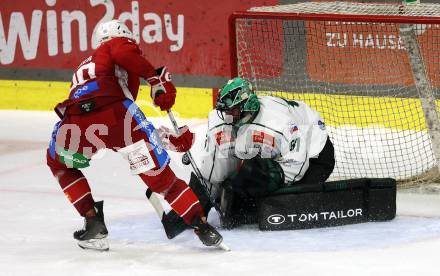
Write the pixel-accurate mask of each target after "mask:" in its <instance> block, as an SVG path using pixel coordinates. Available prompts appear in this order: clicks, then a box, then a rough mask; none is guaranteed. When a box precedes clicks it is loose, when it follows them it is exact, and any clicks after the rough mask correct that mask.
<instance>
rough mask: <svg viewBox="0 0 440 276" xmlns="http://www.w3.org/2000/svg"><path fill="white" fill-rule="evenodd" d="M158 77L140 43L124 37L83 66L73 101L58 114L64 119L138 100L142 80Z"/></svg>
mask: <svg viewBox="0 0 440 276" xmlns="http://www.w3.org/2000/svg"><path fill="white" fill-rule="evenodd" d="M155 75H156V71H155V69H154V67H153V66H152V65H151V64H150V62H148V61H147V60H146V59H145V58H144V57H143V56H142V52H141V50H140V48H139V46H138V45H137V44H136V42H134V41H133V40H130V39H128V38H123V37H119V38H113V39H111V40H109V41H107V42H105V43H103V44H101V45H100V46H99V47H98V48H97V49H96V50H95V52H94V53H93V54H92V55H91V56H89V57H87V58H86V59H85V60H83V61H82V62H81V63H80V65H79V66H78V68H77V69H76V71H75V73H74V74H73V77H72V83H71V85H70V94H69V98H68V99H67V100H65V101H64V102H62V103H59V104H58V105H57V106H56V107H55V111H56V112H57V114H58V115H59V116H60V117H62V116H64V114H66V113H67V114H80V113H82V112H84V111H90V110H87V109H91V108H93V109H95V108H98V107H102V106H105V105H107V104H110V103H113V102H115V101H119V100H125V99H131V100H133V101H134V100H136V98H137V94H138V90H139V84H140V81H139V78H140V77H142V78H145V79H147V78H150V77H152V76H155ZM82 103H85V104H82ZM81 104H82V105H81ZM83 108H85V109H86V110H84V109H83Z"/></svg>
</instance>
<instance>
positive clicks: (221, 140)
mask: <svg viewBox="0 0 440 276" xmlns="http://www.w3.org/2000/svg"><path fill="white" fill-rule="evenodd" d="M233 140H234V139H233V138H232V135H231V133H230V132H226V131H219V132H217V133H215V142H216V143H217V145H219V146H220V145H222V144H226V143H230V142H232V141H233Z"/></svg>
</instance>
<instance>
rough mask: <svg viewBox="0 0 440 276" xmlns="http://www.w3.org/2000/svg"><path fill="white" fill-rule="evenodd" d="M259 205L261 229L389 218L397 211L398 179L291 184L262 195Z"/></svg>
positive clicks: (309, 226)
mask: <svg viewBox="0 0 440 276" xmlns="http://www.w3.org/2000/svg"><path fill="white" fill-rule="evenodd" d="M257 208H258V209H257V219H258V224H259V228H260V229H261V230H289V229H308V228H319V227H327V226H338V225H346V224H354V223H362V222H369V221H387V220H391V219H393V218H394V217H395V215H396V181H395V180H394V179H391V178H362V179H350V180H342V181H334V182H325V183H319V184H304V185H296V186H290V187H287V188H283V189H280V190H277V191H276V192H275V193H273V194H272V195H271V196H268V197H264V198H260V199H259V200H257Z"/></svg>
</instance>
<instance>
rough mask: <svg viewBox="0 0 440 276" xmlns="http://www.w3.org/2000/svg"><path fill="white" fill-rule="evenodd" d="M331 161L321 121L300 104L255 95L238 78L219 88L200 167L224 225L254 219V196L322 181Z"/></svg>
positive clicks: (330, 146)
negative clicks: (210, 185) (209, 186)
mask: <svg viewBox="0 0 440 276" xmlns="http://www.w3.org/2000/svg"><path fill="white" fill-rule="evenodd" d="M334 164H335V158H334V149H333V144H332V143H331V141H330V139H329V137H328V133H327V130H326V127H325V124H324V121H323V119H322V118H321V117H320V115H319V113H318V112H316V111H315V110H313V109H311V108H310V107H309V106H307V105H306V104H305V103H303V102H300V101H287V100H285V99H282V98H278V97H271V96H259V97H258V96H257V95H256V94H255V92H254V90H253V88H252V85H251V83H250V82H249V81H247V80H245V79H242V78H234V79H232V80H229V81H228V83H227V84H226V85H225V86H224V87H223V88H222V89H221V90H220V93H219V96H218V100H217V103H216V109H215V110H213V111H211V112H210V113H209V117H208V132H207V135H206V141H205V152H204V156H203V159H202V166H201V172H202V175H203V177H204V178H205V179H206V180H207V181H208V182H209V183H211V184H212V187H213V189H212V191H211V197H212V198H213V199H214V200H215V201H216V203H217V204H218V205H219V206H220V207H219V208H220V209H221V212H220V213H221V221H222V225H223V226H224V227H227V228H232V227H234V226H236V225H238V224H242V223H254V222H255V219H256V218H255V216H254V214H255V212H256V201H257V200H258V198H261V197H265V196H268V195H270V194H271V193H273V192H275V191H276V190H278V189H280V188H283V187H287V186H291V185H295V184H299V183H301V184H305V183H318V182H324V181H325V180H326V179H327V178H328V177H329V176H330V174H331V173H332V171H333V168H334ZM219 208H217V209H219Z"/></svg>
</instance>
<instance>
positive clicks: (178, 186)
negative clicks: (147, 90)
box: [47, 20, 222, 250]
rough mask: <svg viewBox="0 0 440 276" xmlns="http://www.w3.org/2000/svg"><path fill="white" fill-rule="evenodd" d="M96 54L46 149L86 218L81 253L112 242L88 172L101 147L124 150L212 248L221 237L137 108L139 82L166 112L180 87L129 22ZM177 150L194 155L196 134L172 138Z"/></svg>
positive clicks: (113, 27) (107, 31)
mask: <svg viewBox="0 0 440 276" xmlns="http://www.w3.org/2000/svg"><path fill="white" fill-rule="evenodd" d="M96 35H97V38H98V41H99V43H100V45H99V47H98V48H97V49H96V51H95V52H94V53H93V54H92V55H91V56H89V57H87V58H86V59H85V60H84V61H82V62H81V63H80V65H79V66H78V68H77V69H76V71H75V73H74V74H73V78H72V83H71V87H70V94H69V97H68V99H67V100H65V101H64V102H62V103H59V104H58V105H57V106H56V107H55V111H56V113H57V114H58V116H59V117H60V119H61V120H60V121H59V122H58V123H57V124H56V125H55V127H54V131H53V133H52V139H51V142H50V144H49V148H48V150H47V164H48V166H49V168H50V169H51V171H52V173H53V175H54V176H55V178H56V179H57V181H58V182H59V184H60V186H61V189H62V190H63V192H64V194H65V195H66V197H67V198H68V199H69V201H70V202H71V203H72V204H73V206H74V207H75V208H76V210H77V211H78V213H79V214H80V215H81V216H83V217H84V218H85V226H84V229H82V230H79V231H76V232H75V233H74V238H75V239H77V240H79V242H78V243H79V245H80V246H81V247H82V248H92V249H98V250H108V243H107V241H106V240H105V238H106V236H107V228H106V225H105V222H104V214H103V202H102V201H101V202H95V201H94V199H93V196H92V192H91V190H90V186H89V184H88V182H87V179H86V178H85V177H84V175H83V173H82V172H81V170H80V169H81V168H85V167H87V166H89V161H90V159H91V157H92V156H93V155H94V154H95V153H96V152H97V151H98V150H99V149H102V148H109V149H112V150H115V151H118V152H120V153H121V154H122V155H123V156H124V158H125V159H127V160H128V162H129V164H130V169H131V172H132V174H135V175H139V176H140V178H141V179H142V180H143V182H145V184H146V185H147V186H148V187H149V188H150V189H151V190H152V191H153V192H157V193H161V194H163V195H164V198H165V200H166V201H167V202H169V203H170V205H171V207H172V208H173V209H174V210H175V212H176V213H177V214H179V215H180V216H181V217H182V218H183V220H184V221H185V223H187V224H188V225H190V226H191V227H192V228H194V230H195V233H196V234H197V235H198V236H199V238H200V240H201V241H202V242H203V243H204V244H205V245H208V246H211V245H214V246H216V245H218V244H220V243H221V241H222V236H221V235H220V234H219V233H218V232H217V231H216V230H215V229H214V228H213V227H212V226H210V225H209V224H208V223H207V222H206V216H205V215H204V214H203V211H202V208H201V207H200V203H199V200H198V198H197V197H196V195H195V194H194V193H193V191H192V189H191V188H189V187H188V185H187V183H185V182H184V181H183V180H181V179H179V178H178V177H176V175H175V174H174V172H173V171H172V170H171V168H170V166H169V161H170V158H169V156H168V154H167V152H166V150H165V149H164V148H163V146H162V144H161V142H160V139H159V137H158V135H157V131H156V130H155V128H154V126H153V125H152V123H151V122H149V121H148V120H147V118H146V117H145V116H144V114H143V113H142V111H141V110H140V109H139V107H138V106H137V105H136V104H135V103H134V101H135V100H136V97H137V93H138V89H139V84H140V81H139V78H144V79H145V80H146V81H147V82H148V83H149V84H150V85H151V97H152V99H153V102H154V104H155V105H156V106H158V107H159V108H160V109H161V110H169V109H170V108H171V107H172V106H173V105H174V102H175V97H176V89H175V87H174V85H173V83H172V82H171V78H170V74H169V72H168V70H167V68H166V67H160V68H158V69H155V68H154V67H153V66H152V65H151V64H150V63H149V62H148V61H147V60H146V59H145V58H144V57H143V56H142V53H141V50H140V49H139V46H138V45H137V44H136V42H135V41H134V40H133V39H132V34H131V32H130V31H129V29H128V28H127V26H125V25H124V24H123V23H122V22H120V21H118V20H112V21H109V22H106V23H102V24H101V25H100V26H99V27H98V29H97V34H96ZM169 140H170V143H171V144H172V146H173V148H174V149H178V150H180V151H187V150H188V149H189V148H190V147H191V146H192V143H193V133H191V132H190V131H189V129H188V128H187V127H184V128H182V131H181V134H180V135H175V136H171V137H170V139H169Z"/></svg>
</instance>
